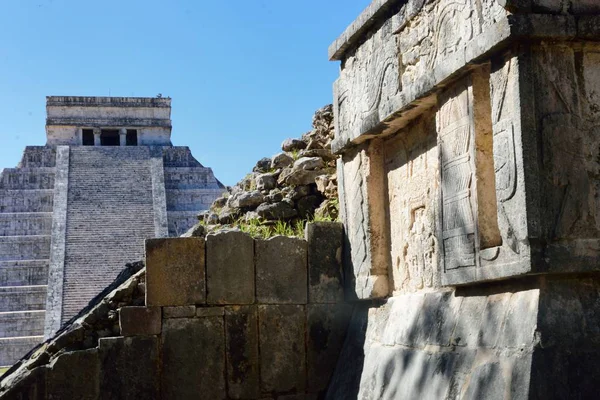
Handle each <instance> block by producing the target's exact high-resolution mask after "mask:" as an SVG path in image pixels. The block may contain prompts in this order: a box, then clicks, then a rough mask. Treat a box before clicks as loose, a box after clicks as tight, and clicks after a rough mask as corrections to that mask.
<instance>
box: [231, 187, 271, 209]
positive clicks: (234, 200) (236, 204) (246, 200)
mask: <svg viewBox="0 0 600 400" xmlns="http://www.w3.org/2000/svg"><path fill="white" fill-rule="evenodd" d="M263 201H265V197H264V196H263V195H262V194H261V193H260V192H259V191H258V190H255V191H252V192H239V193H235V194H233V195H232V196H231V197H230V198H229V200H228V201H227V205H228V206H229V207H233V208H248V207H256V206H258V205H259V204H260V203H262V202H263Z"/></svg>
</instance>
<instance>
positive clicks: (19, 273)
mask: <svg viewBox="0 0 600 400" xmlns="http://www.w3.org/2000/svg"><path fill="white" fill-rule="evenodd" d="M0 282H2V283H3V284H4V285H5V286H34V285H46V284H47V283H48V260H27V261H0Z"/></svg>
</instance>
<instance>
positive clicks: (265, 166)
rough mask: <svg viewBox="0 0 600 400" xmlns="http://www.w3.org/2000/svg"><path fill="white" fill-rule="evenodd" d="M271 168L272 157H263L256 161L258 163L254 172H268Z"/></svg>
mask: <svg viewBox="0 0 600 400" xmlns="http://www.w3.org/2000/svg"><path fill="white" fill-rule="evenodd" d="M269 168H271V159H270V158H268V157H263V158H261V159H260V160H258V161H257V162H256V165H255V166H254V168H253V169H252V170H253V171H254V172H267V171H269Z"/></svg>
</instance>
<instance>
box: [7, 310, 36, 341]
mask: <svg viewBox="0 0 600 400" xmlns="http://www.w3.org/2000/svg"><path fill="white" fill-rule="evenodd" d="M44 314H45V312H44V310H41V311H40V310H37V311H9V312H0V319H1V320H2V324H0V338H3V337H15V336H40V335H42V334H43V333H44Z"/></svg>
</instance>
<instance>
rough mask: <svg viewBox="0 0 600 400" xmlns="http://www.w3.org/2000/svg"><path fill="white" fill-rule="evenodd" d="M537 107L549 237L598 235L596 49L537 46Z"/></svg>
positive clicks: (599, 141)
mask: <svg viewBox="0 0 600 400" xmlns="http://www.w3.org/2000/svg"><path fill="white" fill-rule="evenodd" d="M533 53H534V59H535V62H536V69H537V73H536V79H537V81H536V90H538V91H539V93H538V94H539V96H540V97H541V96H543V98H544V99H545V101H544V102H543V103H541V104H539V105H538V117H539V118H540V125H541V137H542V139H543V140H542V149H543V151H542V154H543V158H542V164H543V172H544V175H545V181H544V189H543V190H544V192H545V193H544V196H543V197H542V199H543V202H544V204H545V207H546V210H547V212H548V214H547V217H548V218H547V221H548V225H547V235H548V236H549V239H550V240H562V239H584V238H586V239H590V238H600V208H599V205H600V203H599V200H598V199H599V198H600V190H599V189H600V118H599V113H598V94H597V93H598V89H600V85H599V84H598V81H597V80H596V78H597V76H598V75H599V74H600V72H599V69H600V67H599V66H598V64H597V62H598V61H600V51H599V50H598V49H593V48H592V49H590V50H588V49H581V50H579V51H577V50H574V49H573V48H571V47H553V48H548V47H543V46H540V47H538V48H537V49H536V50H535V51H534V52H533Z"/></svg>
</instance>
